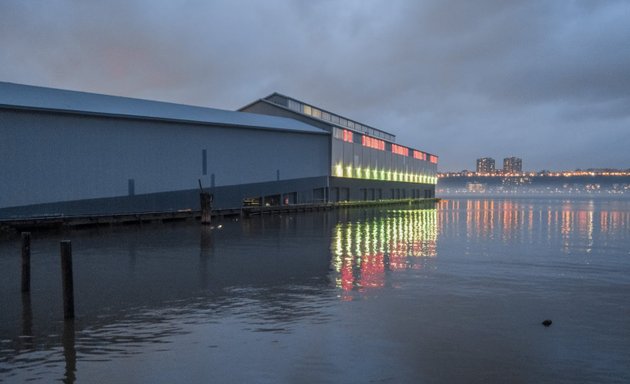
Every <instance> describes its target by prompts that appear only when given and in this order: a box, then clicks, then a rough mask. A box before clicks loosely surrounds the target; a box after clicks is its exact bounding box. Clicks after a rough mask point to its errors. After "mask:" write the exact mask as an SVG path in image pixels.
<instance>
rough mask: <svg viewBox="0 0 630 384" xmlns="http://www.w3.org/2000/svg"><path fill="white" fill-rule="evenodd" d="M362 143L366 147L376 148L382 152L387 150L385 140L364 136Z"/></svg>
mask: <svg viewBox="0 0 630 384" xmlns="http://www.w3.org/2000/svg"><path fill="white" fill-rule="evenodd" d="M361 142H362V144H363V146H364V147H369V148H374V149H378V150H380V151H384V150H385V142H384V141H383V140H379V139H375V138H373V137H370V136H365V135H363V137H362V139H361Z"/></svg>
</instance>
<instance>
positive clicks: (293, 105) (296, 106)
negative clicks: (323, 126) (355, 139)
mask: <svg viewBox="0 0 630 384" xmlns="http://www.w3.org/2000/svg"><path fill="white" fill-rule="evenodd" d="M288 107H289V109H292V110H294V111H297V112H300V113H303V114H305V115H309V116H312V117H315V118H317V119H321V120H325V121H329V122H331V123H333V124H337V125H341V126H343V127H348V128H350V129H352V130H355V131H359V132H363V133H366V134H368V135H370V136H373V137H380V138H383V139H386V140H392V141H393V140H394V139H395V136H394V135H392V134H389V133H387V132H383V131H381V130H378V129H375V128H371V127H368V126H365V125H361V124H359V123H357V122H355V121H352V120H348V119H345V118H343V117H341V116H338V115H335V114H333V113H328V112H325V111H322V110H320V109H317V108H315V107H312V106H310V105H307V104H304V103H301V102H299V101H295V100H292V99H289V104H288Z"/></svg>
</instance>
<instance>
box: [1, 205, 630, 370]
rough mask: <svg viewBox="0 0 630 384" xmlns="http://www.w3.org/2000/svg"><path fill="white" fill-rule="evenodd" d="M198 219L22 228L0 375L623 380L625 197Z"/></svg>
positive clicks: (5, 256) (7, 252) (629, 360)
mask: <svg viewBox="0 0 630 384" xmlns="http://www.w3.org/2000/svg"><path fill="white" fill-rule="evenodd" d="M215 224H217V225H218V224H221V227H220V228H218V227H217V228H213V229H210V228H202V227H201V226H200V225H199V224H198V223H195V222H190V223H172V224H155V225H144V226H128V227H114V228H106V229H103V228H101V229H96V230H76V231H70V232H65V233H46V234H34V236H33V242H32V249H33V257H32V262H31V263H32V279H33V281H32V293H31V295H30V297H28V296H26V297H23V296H22V295H21V294H20V273H19V271H20V260H19V259H20V258H19V252H20V251H19V248H20V243H19V240H16V239H14V240H3V241H0V271H2V279H1V281H0V294H1V296H0V305H1V307H0V381H1V382H6V383H23V382H27V381H28V382H36V383H37V382H42V383H49V382H55V381H56V382H66V383H74V382H76V383H108V382H110V383H175V382H179V383H202V382H203V383H206V382H216V383H370V382H373V383H578V382H579V383H628V382H630V368H629V367H630V199H626V200H613V199H595V200H591V199H563V198H557V199H545V198H536V199H525V198H522V199H519V198H515V199H476V198H475V199H452V200H443V201H442V202H440V203H439V204H437V205H436V206H435V207H429V208H418V207H414V206H401V207H379V208H370V209H365V208H354V209H348V210H339V211H333V212H326V213H312V214H299V215H287V216H275V217H261V218H252V219H245V220H225V221H223V222H220V223H219V222H217V223H215ZM62 239H70V240H72V247H73V251H74V255H73V256H74V276H75V281H74V284H75V303H76V307H75V308H76V313H77V318H76V320H75V321H74V322H67V323H64V322H63V318H62V317H63V316H62V303H61V280H60V265H59V264H60V263H59V241H60V240H62ZM545 319H551V320H553V324H552V325H551V326H550V327H548V328H546V327H543V326H542V325H541V321H542V320H545Z"/></svg>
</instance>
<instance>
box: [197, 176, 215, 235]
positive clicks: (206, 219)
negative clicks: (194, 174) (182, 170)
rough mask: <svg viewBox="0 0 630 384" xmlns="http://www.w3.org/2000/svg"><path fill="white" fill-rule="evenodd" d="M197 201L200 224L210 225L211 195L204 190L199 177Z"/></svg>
mask: <svg viewBox="0 0 630 384" xmlns="http://www.w3.org/2000/svg"><path fill="white" fill-rule="evenodd" d="M199 190H200V192H199V201H200V203H201V224H203V225H210V220H211V218H212V195H211V194H210V193H208V192H204V191H203V188H202V186H201V179H199Z"/></svg>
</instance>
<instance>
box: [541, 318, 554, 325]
mask: <svg viewBox="0 0 630 384" xmlns="http://www.w3.org/2000/svg"><path fill="white" fill-rule="evenodd" d="M551 323H552V321H551V320H549V319H547V320H544V321H543V322H542V323H541V324H542V325H544V326H545V327H548V326H550V325H551Z"/></svg>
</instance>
